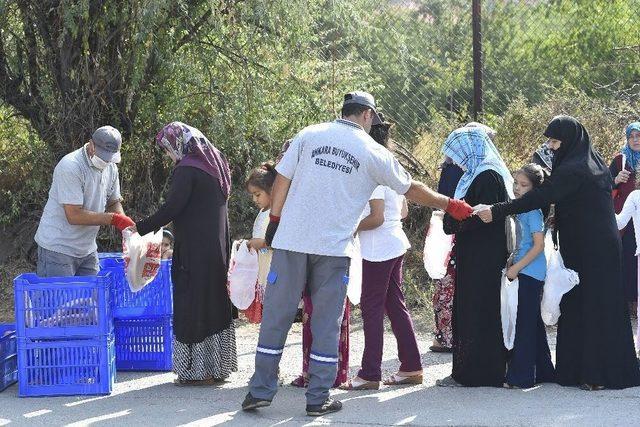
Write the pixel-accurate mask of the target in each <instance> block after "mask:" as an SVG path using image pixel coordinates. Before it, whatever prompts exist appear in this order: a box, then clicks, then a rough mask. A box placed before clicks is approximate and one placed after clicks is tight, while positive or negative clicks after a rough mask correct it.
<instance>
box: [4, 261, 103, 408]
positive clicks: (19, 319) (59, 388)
mask: <svg viewBox="0 0 640 427" xmlns="http://www.w3.org/2000/svg"><path fill="white" fill-rule="evenodd" d="M111 281H112V275H111V274H110V273H109V272H102V273H101V274H99V275H98V276H77V277H47V278H45V277H38V276H37V275H35V274H32V273H29V274H22V275H20V276H18V277H16V279H15V280H14V285H15V315H16V326H17V350H18V351H17V354H18V394H19V395H20V396H21V397H27V396H66V395H93V394H109V393H111V390H112V388H113V383H114V381H115V353H114V351H115V349H114V335H113V330H114V329H113V328H114V326H113V317H112V315H111V303H110V289H111Z"/></svg>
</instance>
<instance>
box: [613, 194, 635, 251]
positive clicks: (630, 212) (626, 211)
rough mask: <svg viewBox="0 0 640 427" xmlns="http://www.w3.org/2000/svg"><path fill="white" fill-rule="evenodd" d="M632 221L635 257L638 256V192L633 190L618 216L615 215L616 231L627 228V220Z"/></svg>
mask: <svg viewBox="0 0 640 427" xmlns="http://www.w3.org/2000/svg"><path fill="white" fill-rule="evenodd" d="M630 219H633V228H634V229H635V232H636V255H640V190H633V191H632V192H631V193H630V194H629V196H627V200H625V201H624V206H623V207H622V210H621V211H620V213H619V214H617V215H616V222H617V223H618V230H622V229H623V228H625V227H626V226H627V224H628V223H629V220H630Z"/></svg>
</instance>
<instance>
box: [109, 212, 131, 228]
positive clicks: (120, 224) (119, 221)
mask: <svg viewBox="0 0 640 427" xmlns="http://www.w3.org/2000/svg"><path fill="white" fill-rule="evenodd" d="M111 225H113V226H114V227H115V228H117V229H118V230H120V231H122V230H124V229H125V228H127V227H132V226H134V225H136V223H135V222H133V220H132V219H131V218H129V217H128V216H126V215H123V214H119V213H114V214H113V216H112V217H111Z"/></svg>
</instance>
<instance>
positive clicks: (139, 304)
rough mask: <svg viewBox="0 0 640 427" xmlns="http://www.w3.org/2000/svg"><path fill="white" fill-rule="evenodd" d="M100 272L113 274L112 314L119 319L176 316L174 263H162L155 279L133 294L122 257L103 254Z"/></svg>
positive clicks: (120, 255) (163, 261)
mask: <svg viewBox="0 0 640 427" xmlns="http://www.w3.org/2000/svg"><path fill="white" fill-rule="evenodd" d="M98 256H99V258H100V268H101V269H102V271H110V272H111V273H112V274H113V286H112V290H111V301H112V313H113V317H115V318H117V319H133V318H139V317H154V316H167V315H171V314H172V313H173V286H172V282H171V260H170V259H168V260H162V262H161V263H160V268H159V269H158V274H157V275H156V277H155V279H153V281H152V282H151V283H149V284H148V285H147V286H145V287H144V288H142V289H141V290H139V291H138V292H132V291H131V288H129V284H128V282H127V277H126V274H125V265H124V259H122V254H117V253H115V254H99V255H98Z"/></svg>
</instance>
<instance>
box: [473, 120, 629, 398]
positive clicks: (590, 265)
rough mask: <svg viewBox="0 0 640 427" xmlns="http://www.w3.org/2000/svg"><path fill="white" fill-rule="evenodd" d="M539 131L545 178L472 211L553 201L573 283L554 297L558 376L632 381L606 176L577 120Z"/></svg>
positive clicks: (570, 382) (492, 215)
mask: <svg viewBox="0 0 640 427" xmlns="http://www.w3.org/2000/svg"><path fill="white" fill-rule="evenodd" d="M544 135H545V136H546V137H548V138H550V139H549V142H548V145H549V146H550V147H551V148H552V149H553V150H554V151H555V156H554V160H553V171H552V173H551V177H550V178H549V180H548V181H545V183H544V184H543V185H542V186H541V187H539V188H537V189H535V190H532V191H530V192H528V193H527V194H526V195H524V196H523V197H522V198H520V199H516V200H513V201H511V202H506V203H498V204H495V205H494V206H493V207H492V208H491V209H490V210H486V211H484V212H481V213H480V216H481V218H482V219H483V220H484V221H491V220H494V221H495V220H500V219H503V218H504V217H505V215H512V214H518V213H522V212H528V211H530V210H533V209H540V208H542V207H544V206H548V205H550V204H552V203H555V224H556V230H557V232H558V234H559V239H560V240H559V243H560V252H561V254H562V257H563V259H564V263H565V265H566V266H567V267H568V268H571V269H573V270H575V271H577V272H578V275H579V276H580V284H579V285H578V286H576V287H575V288H573V289H572V290H571V291H570V292H568V293H567V294H565V295H564V297H563V298H562V302H561V304H560V312H561V315H560V320H559V323H558V340H557V347H556V374H557V380H558V383H559V384H561V385H565V386H581V387H582V388H584V389H587V390H599V389H602V388H611V389H621V388H626V387H634V386H638V385H640V371H639V369H638V361H637V359H636V355H635V352H634V347H633V336H632V332H631V324H630V323H629V317H628V314H627V306H626V303H625V301H624V293H623V290H622V287H623V282H622V261H621V260H622V246H621V243H620V235H619V234H618V229H617V226H616V220H615V214H614V210H613V202H612V199H611V188H612V178H611V174H610V172H609V168H608V167H607V166H606V165H605V163H604V161H603V160H602V157H600V155H599V154H598V153H597V152H596V151H595V150H594V149H593V147H592V145H591V142H590V140H589V134H588V133H587V130H586V129H585V128H584V126H583V125H582V124H581V123H580V122H578V121H577V120H576V119H574V118H573V117H569V116H557V117H555V118H554V119H553V120H552V121H551V123H549V126H548V127H547V129H546V131H545V132H544Z"/></svg>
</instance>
